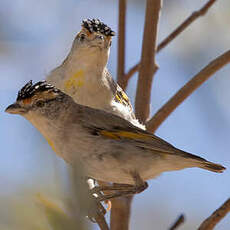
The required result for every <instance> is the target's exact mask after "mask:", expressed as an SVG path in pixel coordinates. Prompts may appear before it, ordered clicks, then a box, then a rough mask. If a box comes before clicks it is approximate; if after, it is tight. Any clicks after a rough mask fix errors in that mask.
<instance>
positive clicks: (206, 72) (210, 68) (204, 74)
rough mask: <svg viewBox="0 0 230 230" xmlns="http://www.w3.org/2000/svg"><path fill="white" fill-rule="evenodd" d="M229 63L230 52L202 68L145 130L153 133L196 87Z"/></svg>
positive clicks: (153, 118)
mask: <svg viewBox="0 0 230 230" xmlns="http://www.w3.org/2000/svg"><path fill="white" fill-rule="evenodd" d="M229 62H230V50H228V51H227V52H225V53H224V54H222V55H220V56H219V57H217V58H216V59H214V60H213V61H211V62H210V63H209V64H208V65H207V66H206V67H204V68H203V69H202V70H201V71H200V72H199V73H198V74H196V75H195V76H194V77H193V78H192V79H191V80H190V81H189V82H187V83H186V84H185V85H184V86H183V87H182V88H181V89H180V90H179V91H178V92H177V93H176V94H175V95H174V96H173V97H172V98H171V99H169V101H168V102H166V104H165V105H163V106H162V107H161V108H160V109H159V110H158V111H157V113H156V114H155V115H154V116H153V117H152V118H151V119H150V120H149V121H148V122H147V125H146V127H147V129H148V130H149V131H151V132H155V131H156V129H157V128H158V127H159V126H160V125H161V124H162V123H163V121H164V120H165V119H166V118H167V117H168V116H169V115H170V114H171V113H172V112H173V111H174V110H175V109H176V108H177V107H178V106H179V105H180V104H181V103H182V102H183V101H184V100H185V99H186V98H187V97H188V96H189V95H190V94H192V93H193V92H194V91H195V90H196V89H197V88H198V87H200V86H201V85H202V84H203V83H204V82H205V81H206V80H208V78H210V77H211V76H212V75H213V74H214V73H216V72H217V71H218V70H219V69H221V68H222V67H223V66H225V65H226V64H228V63H229Z"/></svg>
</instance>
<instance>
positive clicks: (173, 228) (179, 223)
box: [169, 214, 185, 230]
mask: <svg viewBox="0 0 230 230" xmlns="http://www.w3.org/2000/svg"><path fill="white" fill-rule="evenodd" d="M184 221H185V217H184V215H183V214H181V215H180V216H179V217H178V218H177V220H176V221H175V223H174V224H173V225H172V226H171V227H170V228H169V230H175V229H177V228H178V227H179V226H180V225H181V224H183V223H184Z"/></svg>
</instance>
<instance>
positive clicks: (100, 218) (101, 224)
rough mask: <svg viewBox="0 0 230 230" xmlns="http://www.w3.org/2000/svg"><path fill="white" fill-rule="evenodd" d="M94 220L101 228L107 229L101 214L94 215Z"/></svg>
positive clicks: (102, 229)
mask: <svg viewBox="0 0 230 230" xmlns="http://www.w3.org/2000/svg"><path fill="white" fill-rule="evenodd" d="M95 220H96V222H97V224H98V226H99V227H100V229H101V230H109V226H108V224H107V223H106V221H105V217H104V216H102V215H97V216H96V217H95Z"/></svg>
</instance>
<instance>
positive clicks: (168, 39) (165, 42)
mask: <svg viewBox="0 0 230 230" xmlns="http://www.w3.org/2000/svg"><path fill="white" fill-rule="evenodd" d="M215 2H216V0H209V1H208V2H207V3H206V4H205V5H204V6H203V7H202V8H201V9H200V10H198V11H195V12H193V13H192V14H191V15H190V16H189V17H188V18H187V19H186V20H185V21H184V22H183V23H181V24H180V25H179V26H178V27H177V28H176V29H175V30H174V31H173V32H172V33H171V34H169V35H168V37H166V38H165V39H164V40H163V41H162V42H161V43H160V44H159V45H158V47H157V52H159V51H161V50H162V49H163V48H164V47H165V46H167V45H168V44H169V43H170V42H171V41H172V40H174V39H175V38H176V37H177V36H178V35H179V34H180V33H181V32H183V31H184V30H185V29H186V28H187V27H189V26H190V25H191V24H192V23H193V22H194V21H195V20H196V19H198V18H199V17H201V16H204V15H205V14H206V13H207V11H208V9H209V8H210V7H211V6H212V5H213V4H214V3H215Z"/></svg>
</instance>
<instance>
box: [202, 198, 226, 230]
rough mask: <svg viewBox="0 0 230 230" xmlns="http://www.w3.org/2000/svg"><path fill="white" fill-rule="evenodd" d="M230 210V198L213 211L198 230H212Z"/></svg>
mask: <svg viewBox="0 0 230 230" xmlns="http://www.w3.org/2000/svg"><path fill="white" fill-rule="evenodd" d="M228 212H230V199H228V200H227V201H226V202H225V203H224V204H223V205H222V206H220V207H219V208H218V209H217V210H216V211H215V212H213V213H212V215H211V216H210V217H208V218H207V219H206V220H205V221H204V222H203V223H202V224H201V225H200V227H199V228H198V230H212V229H214V227H215V226H216V225H217V224H218V223H219V222H220V221H221V220H222V219H223V218H224V217H225V216H226V215H227V213H228Z"/></svg>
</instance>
